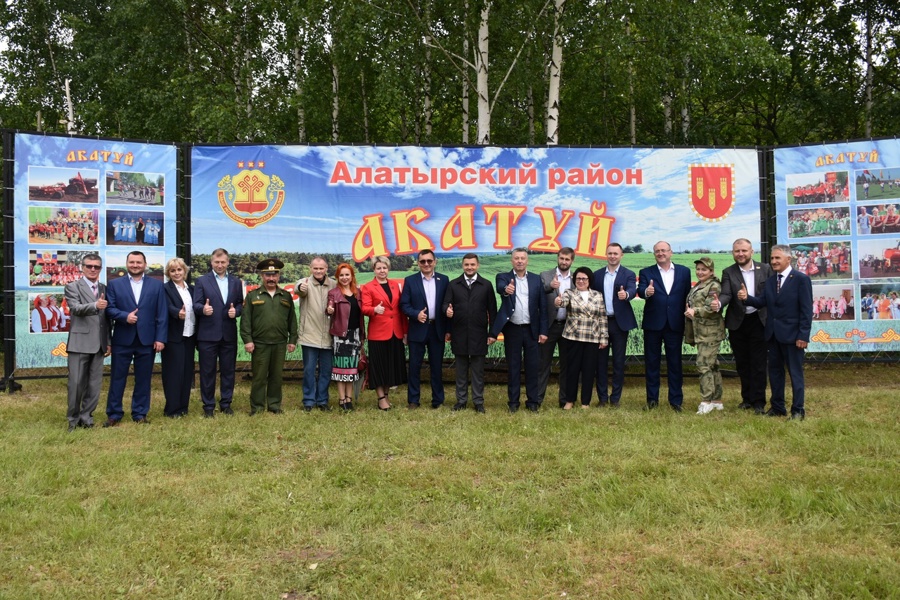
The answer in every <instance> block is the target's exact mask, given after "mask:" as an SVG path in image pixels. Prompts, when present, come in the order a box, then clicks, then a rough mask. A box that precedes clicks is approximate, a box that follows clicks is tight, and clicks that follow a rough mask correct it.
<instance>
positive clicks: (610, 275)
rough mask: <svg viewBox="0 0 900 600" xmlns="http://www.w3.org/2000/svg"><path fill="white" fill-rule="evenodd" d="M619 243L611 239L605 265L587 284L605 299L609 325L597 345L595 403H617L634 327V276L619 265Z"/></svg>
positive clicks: (613, 405)
mask: <svg viewBox="0 0 900 600" xmlns="http://www.w3.org/2000/svg"><path fill="white" fill-rule="evenodd" d="M622 254H623V250H622V246H621V244H617V243H615V242H613V243H612V244H610V245H609V246H607V247H606V268H605V269H600V270H598V271H597V272H596V273H594V281H593V283H592V285H591V287H592V288H593V289H595V290H597V291H598V292H600V293H601V294H603V301H604V302H605V303H606V320H607V324H608V328H609V345H608V346H607V347H606V348H601V349H600V358H599V360H598V363H597V396H599V398H600V403H599V406H606V404H607V403H609V405H610V406H611V407H613V408H617V407H618V406H619V400H620V399H621V398H622V387H623V386H624V383H625V349H626V346H627V345H628V332H629V331H631V330H632V329H636V328H637V320H636V319H635V318H634V309H632V307H631V301H632V300H633V299H634V297H635V295H637V278H636V277H635V276H634V272H633V271H631V270H629V269H626V268H625V267H623V266H622V265H621V262H622ZM610 349H612V357H613V376H612V393H610V391H609V383H608V381H609V374H608V373H607V368H608V365H609V351H610Z"/></svg>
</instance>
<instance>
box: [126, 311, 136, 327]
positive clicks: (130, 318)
mask: <svg viewBox="0 0 900 600" xmlns="http://www.w3.org/2000/svg"><path fill="white" fill-rule="evenodd" d="M137 311H138V309H134V310H133V311H131V312H130V313H128V317H127V318H126V319H125V320H126V321H128V323H130V324H131V325H134V324H135V323H137Z"/></svg>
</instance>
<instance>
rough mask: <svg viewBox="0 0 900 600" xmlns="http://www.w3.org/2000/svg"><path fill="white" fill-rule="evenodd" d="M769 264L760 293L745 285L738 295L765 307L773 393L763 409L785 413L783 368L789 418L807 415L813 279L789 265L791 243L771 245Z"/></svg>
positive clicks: (770, 412) (757, 305)
mask: <svg viewBox="0 0 900 600" xmlns="http://www.w3.org/2000/svg"><path fill="white" fill-rule="evenodd" d="M769 264H771V265H772V270H773V271H775V274H774V275H773V276H771V277H769V278H768V279H767V280H766V287H765V290H764V292H763V295H762V296H761V297H758V296H751V295H749V294H748V292H747V288H746V287H741V289H740V290H739V291H738V293H737V296H738V299H740V300H743V301H744V302H746V303H747V304H749V305H750V306H755V307H756V308H765V309H766V329H765V336H766V340H767V341H768V345H769V386H770V387H771V389H772V397H771V398H770V399H769V404H770V408H769V411H768V412H767V413H766V414H767V415H769V416H770V417H783V416H786V415H787V410H786V408H785V401H784V368H785V367H787V369H788V372H789V373H790V374H791V389H792V391H793V397H792V401H791V418H792V419H801V420H802V419H803V418H805V417H806V409H805V408H804V389H805V387H804V383H803V354H804V351H805V350H806V347H807V346H808V345H809V335H810V332H811V331H812V281H810V279H809V277H808V276H806V275H805V274H803V273H801V272H799V271H796V270H794V269H792V268H791V248H790V246H786V245H782V244H779V245H777V246H772V252H771V253H770V257H769Z"/></svg>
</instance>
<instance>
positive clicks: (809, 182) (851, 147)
mask: <svg viewBox="0 0 900 600" xmlns="http://www.w3.org/2000/svg"><path fill="white" fill-rule="evenodd" d="M774 158H775V201H776V210H777V215H778V217H777V228H778V242H779V243H781V244H788V245H790V247H791V251H792V254H793V259H794V262H793V265H794V268H796V269H798V270H799V271H801V272H803V273H806V274H807V275H809V277H810V279H812V284H813V331H812V340H811V343H810V351H812V352H848V351H879V350H898V349H900V335H898V332H900V141H898V140H872V141H867V142H848V143H844V144H827V145H812V146H801V147H795V148H779V149H776V150H775V151H774Z"/></svg>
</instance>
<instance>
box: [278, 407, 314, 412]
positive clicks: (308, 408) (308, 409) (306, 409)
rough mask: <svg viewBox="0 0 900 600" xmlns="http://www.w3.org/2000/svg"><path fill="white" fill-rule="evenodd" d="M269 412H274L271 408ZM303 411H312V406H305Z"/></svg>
mask: <svg viewBox="0 0 900 600" xmlns="http://www.w3.org/2000/svg"><path fill="white" fill-rule="evenodd" d="M269 412H272V411H271V410H270V411H269ZM303 412H312V406H304V407H303Z"/></svg>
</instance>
